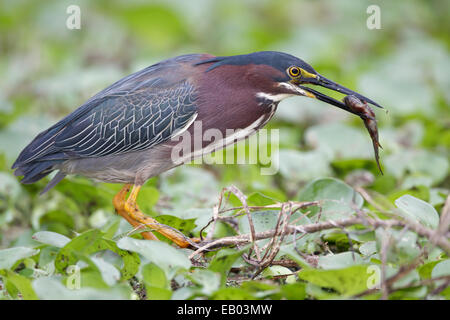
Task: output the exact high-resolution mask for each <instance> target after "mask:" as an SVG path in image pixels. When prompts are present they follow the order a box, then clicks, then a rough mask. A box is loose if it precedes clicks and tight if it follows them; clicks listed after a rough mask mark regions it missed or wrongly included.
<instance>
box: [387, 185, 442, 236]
mask: <svg viewBox="0 0 450 320" xmlns="http://www.w3.org/2000/svg"><path fill="white" fill-rule="evenodd" d="M395 205H396V206H397V207H398V208H399V209H400V211H398V213H399V214H400V215H401V216H403V217H404V218H406V219H409V220H412V221H415V222H419V223H421V224H423V225H424V226H426V227H429V228H433V229H436V228H437V226H438V225H439V214H438V213H437V212H436V209H434V207H433V206H432V205H430V204H428V203H426V202H425V201H422V200H420V199H417V198H415V197H413V196H410V195H408V194H406V195H404V196H402V197H400V198H398V199H397V200H395Z"/></svg>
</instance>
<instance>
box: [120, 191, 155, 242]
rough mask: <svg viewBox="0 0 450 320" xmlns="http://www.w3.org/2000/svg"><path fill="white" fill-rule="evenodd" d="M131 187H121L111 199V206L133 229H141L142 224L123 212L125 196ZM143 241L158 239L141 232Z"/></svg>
mask: <svg viewBox="0 0 450 320" xmlns="http://www.w3.org/2000/svg"><path fill="white" fill-rule="evenodd" d="M130 188H131V185H130V184H126V185H124V186H123V188H122V189H121V190H120V191H119V193H117V194H116V195H115V196H114V199H113V205H114V208H115V209H116V212H117V214H119V215H120V216H122V217H123V218H125V220H127V221H128V223H129V224H131V225H132V226H133V227H134V228H141V227H142V224H141V223H140V222H138V221H136V220H134V219H133V218H132V217H130V215H129V214H128V213H127V212H126V211H125V201H126V196H127V194H128V191H130ZM141 234H142V236H143V237H144V239H147V240H158V238H156V237H155V235H154V234H153V233H151V232H148V231H146V232H142V233H141Z"/></svg>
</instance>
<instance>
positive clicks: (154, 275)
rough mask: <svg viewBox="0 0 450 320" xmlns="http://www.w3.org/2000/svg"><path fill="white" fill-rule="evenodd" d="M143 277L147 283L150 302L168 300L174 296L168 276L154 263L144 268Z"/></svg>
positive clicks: (146, 287)
mask: <svg viewBox="0 0 450 320" xmlns="http://www.w3.org/2000/svg"><path fill="white" fill-rule="evenodd" d="M141 272H142V277H143V280H144V283H145V289H146V291H147V299H148V300H168V299H170V297H171V296H172V291H171V290H170V287H169V281H167V278H166V274H165V272H164V270H163V269H161V268H160V267H158V266H157V265H156V264H154V263H148V264H146V265H145V266H143V267H142V271H141Z"/></svg>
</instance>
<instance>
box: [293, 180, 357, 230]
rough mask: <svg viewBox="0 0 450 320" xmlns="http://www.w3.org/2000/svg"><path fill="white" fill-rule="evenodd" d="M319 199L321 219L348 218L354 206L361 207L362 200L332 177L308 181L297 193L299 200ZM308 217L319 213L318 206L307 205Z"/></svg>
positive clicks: (344, 184)
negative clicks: (298, 193) (309, 212)
mask: <svg viewBox="0 0 450 320" xmlns="http://www.w3.org/2000/svg"><path fill="white" fill-rule="evenodd" d="M316 200H321V202H322V204H321V207H322V211H321V220H322V221H325V220H329V219H342V218H348V217H349V216H350V215H352V214H353V213H354V211H355V210H354V208H355V207H356V208H361V207H362V205H363V203H364V200H363V198H362V197H361V195H360V194H359V193H357V192H356V191H355V190H353V189H352V188H351V187H350V186H349V185H347V184H346V183H344V182H342V181H340V180H337V179H334V178H322V179H316V180H314V181H312V182H310V183H309V184H308V185H307V186H306V187H305V188H304V189H303V190H302V191H301V192H300V195H299V201H316ZM308 211H311V214H310V217H312V216H315V215H316V214H318V213H319V211H320V208H318V207H309V208H308Z"/></svg>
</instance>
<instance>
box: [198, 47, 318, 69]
mask: <svg viewBox="0 0 450 320" xmlns="http://www.w3.org/2000/svg"><path fill="white" fill-rule="evenodd" d="M205 63H213V64H212V65H211V66H210V67H209V68H208V69H206V72H208V71H211V70H213V69H215V68H217V67H220V66H223V65H249V64H265V65H268V66H271V67H273V68H275V69H278V70H280V71H281V72H284V71H285V70H286V69H287V68H289V67H290V66H298V67H300V68H302V69H304V70H306V71H308V72H310V73H313V74H317V72H316V71H315V70H314V69H313V67H311V66H310V65H309V64H307V63H306V62H305V61H303V60H301V59H299V58H297V57H294V56H292V55H290V54H287V53H283V52H277V51H260V52H254V53H250V54H243V55H238V56H226V57H215V58H211V59H207V60H204V61H201V62H197V63H196V64H195V65H200V64H205Z"/></svg>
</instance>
